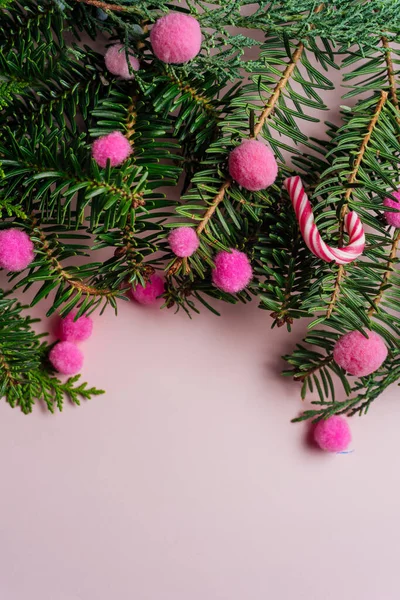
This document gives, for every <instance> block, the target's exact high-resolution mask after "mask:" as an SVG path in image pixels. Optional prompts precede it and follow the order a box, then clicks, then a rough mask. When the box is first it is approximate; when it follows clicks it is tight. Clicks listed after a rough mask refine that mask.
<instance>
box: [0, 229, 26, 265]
mask: <svg viewBox="0 0 400 600" xmlns="http://www.w3.org/2000/svg"><path fill="white" fill-rule="evenodd" d="M33 248H34V246H33V243H32V241H31V239H30V237H29V235H28V234H27V233H25V231H21V230H20V229H3V230H2V231H0V267H1V268H2V269H7V271H22V270H23V269H26V267H27V266H28V265H29V264H30V263H31V262H32V261H33V259H34V254H33Z"/></svg>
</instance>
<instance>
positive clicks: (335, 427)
mask: <svg viewBox="0 0 400 600" xmlns="http://www.w3.org/2000/svg"><path fill="white" fill-rule="evenodd" d="M314 439H315V441H316V443H317V444H318V446H319V447H320V448H321V450H326V451H327V452H343V450H347V448H348V446H349V444H350V442H351V432H350V427H349V424H348V422H347V420H346V419H345V418H344V417H337V416H333V417H329V419H323V420H322V421H319V422H318V423H317V425H316V427H315V429H314Z"/></svg>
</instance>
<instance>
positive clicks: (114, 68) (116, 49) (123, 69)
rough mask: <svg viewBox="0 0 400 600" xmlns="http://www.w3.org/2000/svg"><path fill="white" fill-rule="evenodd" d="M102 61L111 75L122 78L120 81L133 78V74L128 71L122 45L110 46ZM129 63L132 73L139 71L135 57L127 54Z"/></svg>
mask: <svg viewBox="0 0 400 600" xmlns="http://www.w3.org/2000/svg"><path fill="white" fill-rule="evenodd" d="M104 61H105V63H106V67H107V69H108V70H109V71H110V73H112V74H113V75H118V77H122V79H134V78H135V74H134V73H131V72H130V71H129V67H128V61H127V60H126V52H125V48H124V45H123V44H114V46H110V47H109V48H108V50H107V52H106V53H105V55H104ZM129 62H130V65H131V67H132V69H133V71H139V69H140V63H139V60H138V59H137V58H136V56H132V55H131V54H129Z"/></svg>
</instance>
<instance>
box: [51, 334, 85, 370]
mask: <svg viewBox="0 0 400 600" xmlns="http://www.w3.org/2000/svg"><path fill="white" fill-rule="evenodd" d="M49 359H50V362H51V364H52V365H53V367H54V368H55V370H56V371H58V372H59V373H62V374H63V375H75V374H76V373H79V371H80V370H81V369H82V365H83V354H82V352H81V351H80V350H79V348H78V346H75V344H73V343H72V342H58V344H56V345H55V346H53V348H52V349H51V350H50V354H49Z"/></svg>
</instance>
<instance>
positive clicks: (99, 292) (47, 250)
mask: <svg viewBox="0 0 400 600" xmlns="http://www.w3.org/2000/svg"><path fill="white" fill-rule="evenodd" d="M32 232H33V234H34V236H36V239H38V240H39V241H40V245H39V248H40V250H41V251H42V252H44V254H45V256H46V257H47V260H48V261H49V263H50V265H51V267H52V270H53V272H54V273H56V274H57V276H58V277H59V278H60V279H61V280H63V281H64V282H66V283H68V285H69V286H71V287H72V288H73V289H74V290H77V291H79V292H83V293H84V294H87V295H88V296H99V297H105V298H107V299H110V298H114V297H115V296H118V295H119V293H120V291H119V290H118V289H117V290H111V289H108V288H97V287H94V286H91V285H87V284H86V283H84V282H82V281H79V280H77V279H74V278H73V277H72V276H71V274H70V273H68V272H67V271H66V270H65V269H64V268H63V266H62V264H61V263H60V261H59V260H58V259H57V258H56V256H55V255H54V248H52V247H51V246H50V244H49V242H48V240H47V238H46V235H45V233H44V231H43V230H42V229H41V227H39V225H38V222H37V219H35V218H34V219H33V222H32Z"/></svg>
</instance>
